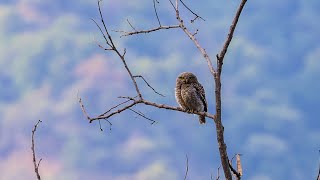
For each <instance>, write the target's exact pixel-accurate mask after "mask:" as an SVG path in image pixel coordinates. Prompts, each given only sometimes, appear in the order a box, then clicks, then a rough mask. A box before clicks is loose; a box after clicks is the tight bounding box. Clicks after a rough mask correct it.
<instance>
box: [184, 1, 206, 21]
mask: <svg viewBox="0 0 320 180" xmlns="http://www.w3.org/2000/svg"><path fill="white" fill-rule="evenodd" d="M179 1H180V2H181V3H182V5H183V6H184V7H185V8H186V9H188V11H190V12H191V13H192V14H193V15H194V16H195V18H194V19H192V20H191V23H193V22H194V21H195V20H196V19H198V18H200V19H202V20H203V21H206V20H204V19H203V18H202V17H201V16H199V15H198V14H196V13H194V12H193V11H192V10H191V9H190V8H189V7H188V6H187V5H186V4H185V3H184V2H183V1H182V0H179Z"/></svg>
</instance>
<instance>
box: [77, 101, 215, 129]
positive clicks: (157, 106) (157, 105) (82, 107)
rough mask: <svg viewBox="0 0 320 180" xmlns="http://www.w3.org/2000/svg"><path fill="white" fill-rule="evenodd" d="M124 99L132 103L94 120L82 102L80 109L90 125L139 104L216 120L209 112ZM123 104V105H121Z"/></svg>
mask: <svg viewBox="0 0 320 180" xmlns="http://www.w3.org/2000/svg"><path fill="white" fill-rule="evenodd" d="M123 98H126V99H128V100H130V101H131V103H130V104H128V105H126V106H125V107H122V108H119V109H117V110H114V111H112V112H111V111H109V110H108V111H107V112H110V113H109V114H106V113H104V114H102V115H99V116H97V117H93V118H91V117H90V116H89V115H88V114H87V112H86V110H85V108H84V105H83V104H82V101H80V100H79V103H80V107H81V109H82V112H83V113H84V114H85V116H86V117H87V119H88V120H89V122H90V123H92V122H93V121H95V120H101V119H108V118H110V117H112V116H114V115H116V114H119V113H121V112H123V111H125V110H128V109H130V108H131V107H133V106H135V105H137V104H145V105H148V106H153V107H156V108H159V109H168V110H172V111H180V112H185V113H188V114H197V115H202V116H206V117H208V118H210V119H213V120H215V115H213V114H210V113H208V112H196V111H194V112H189V111H186V110H184V109H182V108H181V107H174V106H169V105H166V104H158V103H155V102H151V101H147V100H144V99H135V98H132V97H123ZM127 102H129V101H127ZM122 104H123V103H121V105H122ZM118 106H119V105H117V106H114V107H118ZM114 107H112V108H111V109H114ZM111 109H110V110H111Z"/></svg>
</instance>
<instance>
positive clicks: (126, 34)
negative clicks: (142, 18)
mask: <svg viewBox="0 0 320 180" xmlns="http://www.w3.org/2000/svg"><path fill="white" fill-rule="evenodd" d="M179 27H180V26H179V25H171V26H159V27H156V28H152V29H148V30H140V31H137V30H135V31H132V32H124V34H122V35H121V36H120V37H123V36H131V35H136V34H146V33H151V32H154V31H159V30H162V29H174V28H179Z"/></svg>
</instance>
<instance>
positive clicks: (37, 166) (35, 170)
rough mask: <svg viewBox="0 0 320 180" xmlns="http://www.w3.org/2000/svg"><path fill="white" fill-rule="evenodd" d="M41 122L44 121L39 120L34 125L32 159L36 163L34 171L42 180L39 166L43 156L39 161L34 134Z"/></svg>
mask: <svg viewBox="0 0 320 180" xmlns="http://www.w3.org/2000/svg"><path fill="white" fill-rule="evenodd" d="M40 122H42V121H41V120H38V122H37V123H36V124H35V125H34V127H33V130H32V136H31V150H32V159H33V165H34V172H35V173H36V176H37V179H38V180H41V177H40V174H39V166H40V162H41V161H42V158H41V159H40V160H39V162H38V163H37V159H36V152H35V142H34V134H35V132H36V130H37V127H38V125H39V123H40Z"/></svg>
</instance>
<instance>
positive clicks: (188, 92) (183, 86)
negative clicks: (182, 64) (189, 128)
mask: <svg viewBox="0 0 320 180" xmlns="http://www.w3.org/2000/svg"><path fill="white" fill-rule="evenodd" d="M175 95H176V100H177V102H178V103H179V105H180V106H181V107H182V108H183V109H185V110H187V111H190V112H192V111H199V112H202V111H205V112H207V101H206V96H205V92H204V89H203V87H202V85H201V84H200V83H199V82H198V80H197V77H196V76H195V75H194V74H192V73H190V72H183V73H181V74H180V75H179V76H178V78H177V81H176V88H175ZM199 121H200V124H204V123H206V119H205V116H199Z"/></svg>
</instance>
